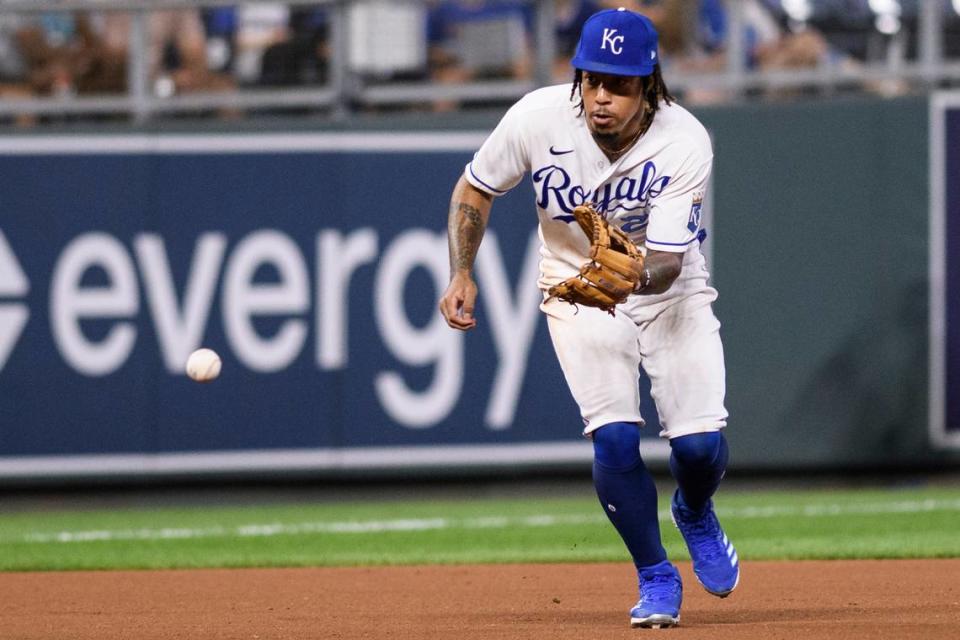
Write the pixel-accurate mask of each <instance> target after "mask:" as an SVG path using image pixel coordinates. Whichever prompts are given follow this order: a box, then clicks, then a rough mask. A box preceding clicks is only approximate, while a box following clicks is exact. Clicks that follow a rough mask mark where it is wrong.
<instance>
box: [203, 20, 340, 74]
mask: <svg viewBox="0 0 960 640" xmlns="http://www.w3.org/2000/svg"><path fill="white" fill-rule="evenodd" d="M203 22H204V28H205V30H206V33H207V52H208V54H207V55H208V65H209V66H210V67H211V68H212V69H214V70H217V71H222V72H227V73H231V74H232V75H233V76H234V77H235V78H236V79H237V80H238V81H239V82H240V83H241V84H244V85H274V86H286V85H304V84H316V83H322V82H324V81H325V79H326V75H327V59H328V57H329V56H328V51H327V49H328V45H327V31H328V24H327V12H326V10H325V9H322V8H316V7H288V6H284V5H278V4H272V3H264V2H261V3H247V4H244V5H241V6H239V7H216V8H213V9H207V10H206V11H205V12H204V14H203Z"/></svg>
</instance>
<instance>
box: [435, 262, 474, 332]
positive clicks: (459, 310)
mask: <svg viewBox="0 0 960 640" xmlns="http://www.w3.org/2000/svg"><path fill="white" fill-rule="evenodd" d="M476 301H477V285H476V283H475V282H474V281H473V278H471V277H470V274H468V273H464V272H458V273H456V274H454V276H453V278H451V279H450V284H448V285H447V290H446V291H444V292H443V297H441V298H440V313H441V314H443V318H444V320H446V321H447V324H448V325H450V327H452V328H453V329H459V330H460V331H467V330H469V329H473V328H474V327H475V326H477V320H476V318H474V317H473V308H474V304H475V303H476Z"/></svg>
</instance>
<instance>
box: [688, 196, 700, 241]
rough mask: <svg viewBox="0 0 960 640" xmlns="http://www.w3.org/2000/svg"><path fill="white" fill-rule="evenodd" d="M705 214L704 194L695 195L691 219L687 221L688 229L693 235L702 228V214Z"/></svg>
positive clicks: (691, 208)
mask: <svg viewBox="0 0 960 640" xmlns="http://www.w3.org/2000/svg"><path fill="white" fill-rule="evenodd" d="M702 212H703V192H702V191H698V192H696V193H694V194H693V206H691V207H690V218H689V219H688V220H687V229H689V230H690V232H691V233H694V232H696V230H697V229H698V228H700V214H701V213H702Z"/></svg>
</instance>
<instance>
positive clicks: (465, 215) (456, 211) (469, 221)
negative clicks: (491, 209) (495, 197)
mask: <svg viewBox="0 0 960 640" xmlns="http://www.w3.org/2000/svg"><path fill="white" fill-rule="evenodd" d="M485 227H486V223H485V222H484V220H483V214H482V213H481V212H480V210H479V209H477V208H476V207H474V206H473V205H470V204H467V203H465V202H454V203H452V204H451V205H450V218H449V220H448V225H447V231H448V233H449V238H450V267H451V269H455V270H459V269H467V270H469V269H472V268H473V261H474V259H475V258H476V257H477V251H478V250H479V249H480V241H481V240H483V231H484V229H485Z"/></svg>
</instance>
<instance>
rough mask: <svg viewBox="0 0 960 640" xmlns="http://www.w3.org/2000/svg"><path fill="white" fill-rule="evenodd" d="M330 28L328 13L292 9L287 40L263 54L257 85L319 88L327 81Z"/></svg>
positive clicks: (316, 10)
mask: <svg viewBox="0 0 960 640" xmlns="http://www.w3.org/2000/svg"><path fill="white" fill-rule="evenodd" d="M328 31H329V24H328V21H327V12H326V11H325V10H324V9H318V8H293V9H291V11H290V16H289V19H288V29H287V34H288V35H287V39H286V40H284V41H281V42H275V43H273V44H272V45H270V46H269V47H267V49H266V50H265V51H264V52H263V58H262V59H261V64H260V84H265V85H305V84H322V83H324V82H326V79H327V60H328V59H329V57H330V55H329V43H328Z"/></svg>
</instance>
